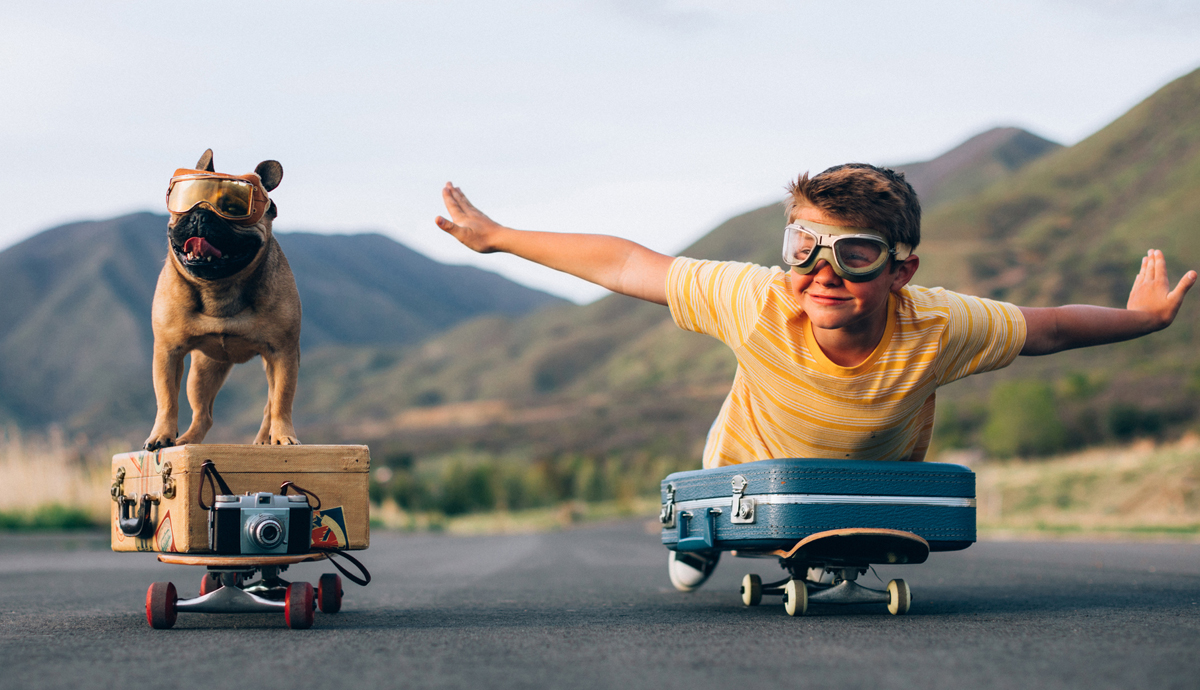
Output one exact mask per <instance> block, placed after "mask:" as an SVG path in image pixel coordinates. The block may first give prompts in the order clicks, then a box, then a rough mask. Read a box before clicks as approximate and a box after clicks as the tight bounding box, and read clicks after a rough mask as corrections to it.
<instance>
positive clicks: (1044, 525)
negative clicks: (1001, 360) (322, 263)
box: [0, 388, 1200, 540]
mask: <svg viewBox="0 0 1200 690" xmlns="http://www.w3.org/2000/svg"><path fill="white" fill-rule="evenodd" d="M1031 390H1032V388H1031ZM1039 395H1045V392H1044V391H1043V392H1042V393H1039ZM1001 397H1002V396H1001ZM1054 409H1055V410H1056V411H1058V410H1060V407H1058V406H1055V407H1054ZM1048 414H1049V412H1047V411H1046V410H1043V411H1042V415H1041V416H1042V417H1045V416H1047V415H1048ZM1138 414H1142V415H1144V414H1145V413H1144V412H1139V413H1138ZM1032 419H1033V418H1026V419H1025V423H1026V424H1032V423H1033V422H1032V421H1031V420H1032ZM1112 419H1114V420H1119V419H1120V417H1118V416H1115V415H1114V417H1112ZM1122 424H1123V422H1122ZM985 426H986V425H980V426H978V427H977V430H982V429H983V428H985ZM1056 428H1057V427H1056ZM1124 428H1126V427H1124V426H1119V427H1118V429H1124ZM945 434H946V432H942V433H941V434H940V435H939V439H940V441H941V445H940V446H939V448H940V450H937V451H936V453H937V454H936V456H934V457H935V459H936V460H938V461H942V462H960V463H964V464H968V465H969V466H971V468H972V469H973V470H974V471H975V473H976V476H977V496H978V525H979V534H980V538H981V539H1004V538H1030V537H1035V538H1036V537H1046V538H1086V539H1093V538H1114V539H1118V538H1119V539H1186V540H1200V435H1197V434H1196V432H1195V431H1189V432H1186V433H1184V434H1183V435H1182V437H1180V438H1177V439H1174V440H1163V439H1156V437H1154V436H1149V435H1134V436H1133V438H1132V439H1130V438H1128V437H1126V438H1122V437H1121V436H1120V435H1117V434H1114V435H1113V437H1112V438H1113V439H1114V440H1115V441H1124V442H1113V441H1110V443H1109V444H1108V445H1105V446H1099V447H1090V448H1083V449H1078V450H1073V451H1066V452H1060V453H1057V454H1047V453H1041V454H1027V453H1019V452H1013V453H1011V454H1010V455H1009V457H1000V454H999V453H995V452H993V453H988V452H987V451H984V450H982V449H981V448H980V447H978V446H971V447H956V446H954V445H951V444H947V443H945V441H946V438H947V437H946V435H945ZM1010 435H1011V434H1010ZM1032 437H1033V438H1055V436H1054V435H1052V434H1040V435H1038V434H1035V435H1034V436H1032ZM1068 438H1069V434H1068ZM1056 443H1057V441H1056ZM1010 447H1011V446H1010ZM1018 448H1020V447H1019V446H1018ZM1041 448H1045V447H1041ZM122 450H123V448H119V447H116V446H112V447H109V446H93V445H89V444H88V443H87V442H86V440H84V439H74V440H68V439H66V438H64V437H63V436H62V434H59V433H55V432H51V433H49V434H45V435H35V434H23V433H21V432H18V431H16V430H15V429H12V428H10V429H7V430H4V431H3V432H0V475H2V476H3V477H4V484H3V485H4V491H3V492H0V531H13V530H64V529H107V527H106V526H107V524H108V519H109V510H110V499H109V495H108V489H109V474H110V459H111V456H112V454H113V453H115V452H119V451H122ZM1026 450H1027V448H1026ZM372 455H373V457H372V465H373V469H372V472H371V482H370V492H371V501H372V523H373V525H374V527H375V528H376V529H394V530H403V531H444V532H449V533H498V532H521V531H539V530H552V529H562V528H565V527H569V526H571V525H574V524H578V523H582V522H589V521H595V520H605V519H615V518H631V517H640V518H644V519H646V520H647V524H648V525H650V524H651V523H652V522H653V519H654V517H655V516H656V515H657V512H658V506H659V496H658V490H659V483H660V481H661V480H662V478H663V477H665V476H666V475H667V474H670V473H671V472H676V471H681V470H688V469H695V464H696V462H695V460H694V458H692V457H691V455H688V456H687V457H684V456H683V455H671V454H668V453H663V454H658V455H651V454H649V453H630V454H628V455H621V454H613V455H609V456H600V455H589V454H585V453H564V454H557V455H545V456H542V457H537V458H532V459H531V458H530V457H529V456H528V455H523V454H521V453H517V452H510V453H508V454H496V453H487V452H482V451H474V452H468V451H461V452H453V453H446V454H441V455H429V456H426V457H421V458H417V457H414V456H413V455H411V454H408V453H404V452H388V451H387V450H386V449H385V448H379V449H376V450H374V451H373V453H372Z"/></svg>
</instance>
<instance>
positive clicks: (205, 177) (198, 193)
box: [167, 168, 271, 225]
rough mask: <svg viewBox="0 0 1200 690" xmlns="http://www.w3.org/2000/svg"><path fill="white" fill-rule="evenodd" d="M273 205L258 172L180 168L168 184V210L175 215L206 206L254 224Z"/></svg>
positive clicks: (230, 218)
mask: <svg viewBox="0 0 1200 690" xmlns="http://www.w3.org/2000/svg"><path fill="white" fill-rule="evenodd" d="M270 205H271V202H270V200H269V199H268V198H267V189H266V188H265V187H263V184H262V180H260V179H259V177H258V175H257V174H255V173H247V174H245V175H226V174H223V173H215V172H207V171H204V170H192V169H189V168H180V169H178V170H176V171H175V175H174V176H173V177H172V178H171V184H170V186H168V187H167V210H168V211H170V212H171V213H174V214H182V213H187V212H188V211H191V210H192V209H194V208H196V207H197V206H204V207H205V208H208V209H209V210H211V211H212V212H213V213H216V214H217V215H218V216H221V217H222V218H224V219H225V220H228V221H230V222H232V223H236V224H238V225H254V224H255V223H257V222H258V221H259V220H260V219H261V218H262V217H263V214H264V213H266V212H267V207H268V206H270Z"/></svg>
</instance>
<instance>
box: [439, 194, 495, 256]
mask: <svg viewBox="0 0 1200 690" xmlns="http://www.w3.org/2000/svg"><path fill="white" fill-rule="evenodd" d="M442 201H444V202H445V204H446V211H447V212H449V214H450V220H447V219H446V218H443V217H442V216H438V217H437V219H436V220H435V221H434V222H436V223H437V226H438V227H439V228H441V229H442V230H445V231H446V232H448V233H450V234H451V235H453V236H454V238H455V239H457V240H458V241H459V242H462V243H463V244H465V245H467V246H468V247H470V248H471V249H474V250H475V251H477V252H480V253H483V254H488V253H491V252H494V251H496V246H495V244H494V242H493V239H492V237H493V235H494V234H495V232H496V231H497V230H499V229H500V228H501V226H500V224H499V223H497V222H496V221H494V220H492V219H491V218H488V217H487V216H486V215H484V213H483V211H480V210H479V209H477V208H475V205H474V204H472V203H471V202H470V200H468V199H467V195H466V194H463V192H462V190H461V189H459V188H458V187H455V186H454V185H453V184H451V183H449V182H447V183H446V186H445V187H442Z"/></svg>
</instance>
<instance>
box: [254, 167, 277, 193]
mask: <svg viewBox="0 0 1200 690" xmlns="http://www.w3.org/2000/svg"><path fill="white" fill-rule="evenodd" d="M254 172H256V173H258V179H260V180H262V183H263V187H266V189H267V191H268V192H269V191H271V190H272V189H275V188H276V187H278V186H279V183H280V182H281V181H282V180H283V166H282V165H280V164H279V161H263V162H261V163H259V164H258V167H257V168H255V169H254Z"/></svg>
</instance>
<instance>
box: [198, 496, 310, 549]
mask: <svg viewBox="0 0 1200 690" xmlns="http://www.w3.org/2000/svg"><path fill="white" fill-rule="evenodd" d="M311 546H312V508H311V507H310V506H309V505H308V497H307V496H305V495H303V494H298V495H292V496H282V495H279V494H272V493H266V492H261V493H256V494H246V495H245V496H236V495H233V496H231V495H223V496H217V497H216V499H215V500H214V502H213V507H212V510H210V511H208V548H209V549H210V550H212V551H214V552H216V553H220V554H243V555H245V554H278V553H308V550H309V547H311Z"/></svg>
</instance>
